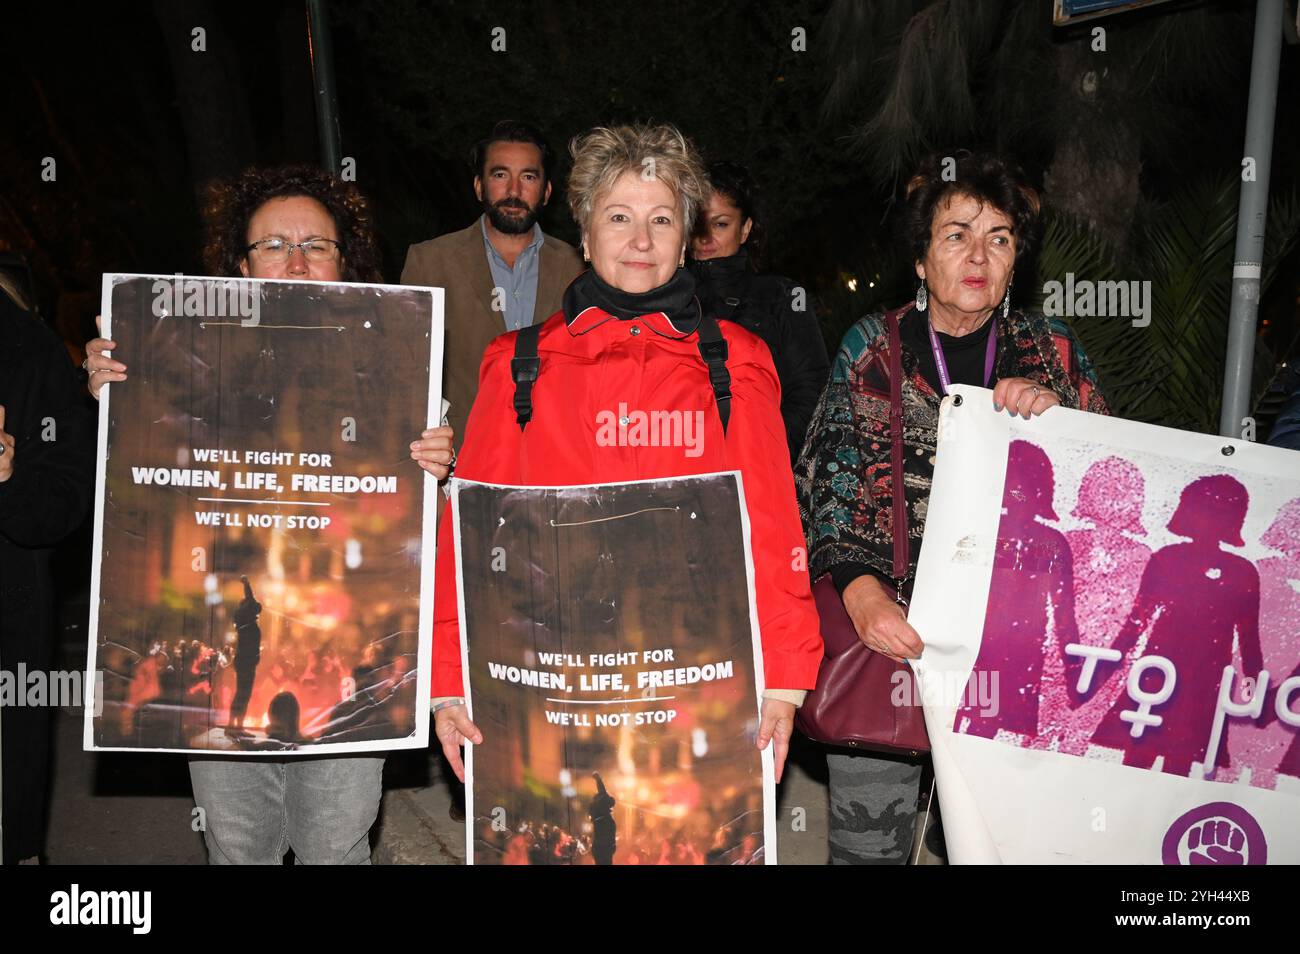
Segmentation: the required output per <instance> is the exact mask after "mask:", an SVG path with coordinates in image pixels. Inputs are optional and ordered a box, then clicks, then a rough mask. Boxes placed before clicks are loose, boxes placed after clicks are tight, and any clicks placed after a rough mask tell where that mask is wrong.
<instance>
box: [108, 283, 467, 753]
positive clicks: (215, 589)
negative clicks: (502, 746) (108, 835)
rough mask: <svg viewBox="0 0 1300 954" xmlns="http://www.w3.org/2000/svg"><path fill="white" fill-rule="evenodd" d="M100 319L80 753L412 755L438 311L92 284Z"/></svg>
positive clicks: (420, 304)
mask: <svg viewBox="0 0 1300 954" xmlns="http://www.w3.org/2000/svg"><path fill="white" fill-rule="evenodd" d="M103 314H104V322H105V326H104V334H105V336H106V337H111V338H113V339H115V340H116V341H117V344H118V350H117V351H116V352H114V354H115V356H116V355H120V356H121V357H122V359H123V361H124V362H125V363H126V364H127V367H128V377H127V380H125V381H121V382H117V383H114V384H112V385H109V386H108V387H106V388H105V389H104V391H103V393H102V396H101V401H100V426H99V441H100V446H99V450H100V453H99V474H98V499H97V501H96V506H95V549H94V563H93V567H92V579H91V586H92V596H91V606H92V607H93V609H92V613H91V629H90V646H89V661H88V667H89V670H90V672H92V673H94V672H100V673H102V686H101V688H100V689H98V690H97V698H96V699H95V700H93V703H92V704H91V705H88V706H87V714H86V723H85V744H86V747H87V748H88V749H113V750H141V749H149V750H166V751H185V752H196V751H212V752H220V753H221V754H225V755H255V754H265V753H268V752H273V753H277V754H285V755H318V754H325V753H337V752H357V751H369V750H376V749H390V748H414V747H423V746H424V745H426V743H427V737H428V721H429V714H428V705H427V703H426V700H427V698H428V695H429V666H428V659H429V652H430V645H431V637H432V630H431V626H432V623H431V620H430V618H429V614H428V613H423V614H421V613H420V606H421V604H422V603H423V605H425V606H431V605H432V599H433V559H432V552H433V540H434V534H433V523H434V510H435V507H434V503H435V499H436V494H437V489H436V482H435V481H434V479H433V478H432V477H427V478H426V475H425V473H424V471H422V470H420V468H419V467H418V466H417V465H416V463H415V462H414V461H412V460H411V459H410V457H409V444H410V442H411V441H412V440H414V439H416V438H417V437H418V435H419V434H420V432H421V431H422V430H423V429H424V428H425V427H428V426H431V424H432V422H436V420H437V417H436V415H435V408H437V407H438V401H439V390H440V368H441V366H442V291H441V290H440V289H429V288H399V287H388V286H383V285H357V284H345V283H339V282H323V283H322V282H282V281H254V280H247V279H243V280H227V279H211V278H189V277H186V276H180V275H175V276H173V275H168V276H146V275H105V276H104V298H103ZM426 544H427V546H426ZM426 551H427V552H426ZM88 684H94V680H88Z"/></svg>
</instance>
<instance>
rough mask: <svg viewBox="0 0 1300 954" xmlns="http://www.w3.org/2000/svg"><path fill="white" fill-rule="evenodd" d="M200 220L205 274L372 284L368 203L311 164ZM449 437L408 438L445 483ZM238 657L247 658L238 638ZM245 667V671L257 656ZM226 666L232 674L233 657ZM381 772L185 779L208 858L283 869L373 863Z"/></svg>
mask: <svg viewBox="0 0 1300 954" xmlns="http://www.w3.org/2000/svg"><path fill="white" fill-rule="evenodd" d="M204 218H205V220H206V223H207V241H206V244H205V246H204V264H205V265H206V267H207V268H208V269H209V270H210V271H211V272H212V274H214V275H223V276H234V275H236V274H239V275H243V276H245V277H246V278H268V279H287V280H302V281H318V282H340V281H342V282H373V281H379V280H380V274H379V256H378V252H377V250H376V245H375V239H374V233H373V231H372V221H371V217H370V211H369V205H368V203H367V201H366V199H365V197H364V196H363V195H362V194H361V193H360V192H359V191H357V190H356V188H355V187H353V186H351V185H349V184H348V183H345V182H341V181H340V180H338V179H337V178H335V177H334V176H331V175H330V174H329V173H327V172H324V171H322V170H320V169H316V168H314V167H310V166H279V167H271V168H253V169H249V170H247V171H245V172H244V173H242V174H241V175H239V176H236V177H235V178H234V179H232V180H230V181H228V182H221V183H217V184H216V185H214V186H213V187H212V188H211V189H210V190H209V201H208V203H207V204H206V206H205V207H204ZM96 322H98V319H96ZM116 347H117V345H116V343H115V342H113V341H109V340H106V339H104V338H95V339H94V340H92V341H90V342H88V343H87V344H86V355H87V357H86V363H85V365H84V367H85V368H86V370H87V371H88V372H89V373H90V381H89V386H90V392H91V394H92V395H94V397H95V398H96V399H98V398H99V392H100V390H101V389H102V388H103V386H104V385H105V384H108V383H110V382H114V381H125V380H127V367H126V365H125V364H123V363H122V362H121V361H118V360H115V359H114V358H113V357H111V356H110V355H109V354H108V352H110V351H112V350H113V349H114V348H116ZM451 442H452V433H451V428H449V427H441V428H431V429H429V430H426V431H424V432H423V434H422V435H421V436H420V439H418V440H416V441H413V442H412V443H411V458H412V459H413V460H415V461H416V462H417V463H418V464H419V465H420V467H422V468H423V469H424V470H426V471H427V472H429V473H431V474H433V476H435V477H436V478H438V479H439V480H442V479H444V478H445V477H446V476H447V473H448V464H449V463H450V461H451ZM245 593H246V595H247V599H248V600H249V601H250V605H248V606H247V608H246V612H245V614H244V615H243V616H242V617H240V619H244V620H246V621H247V620H252V619H255V617H256V612H255V611H254V610H253V607H254V606H256V608H257V609H259V610H260V608H261V607H260V605H259V604H257V602H256V600H254V599H253V596H252V591H251V589H249V588H248V584H247V582H245ZM237 621H238V619H237ZM252 627H253V628H254V629H255V628H256V624H255V623H253V624H252ZM259 638H260V637H259ZM258 649H259V652H260V646H259V647H258ZM251 651H252V650H251V649H250V652H251ZM239 654H240V655H246V654H245V645H244V640H243V639H241V645H240V647H239ZM244 665H245V666H246V667H249V668H250V669H251V668H252V667H255V666H256V661H255V660H254V661H251V662H246V663H245V664H244ZM235 666H236V669H237V670H238V669H239V667H240V658H239V656H237V657H236V660H235ZM252 677H253V673H252V672H251V671H246V672H245V673H243V674H241V677H240V682H241V685H242V687H243V688H244V690H245V692H247V691H248V690H250V689H251V683H252ZM277 698H278V699H279V700H280V701H279V703H278V704H277V705H276V712H275V713H272V716H273V717H280V719H279V721H280V722H281V723H282V725H281V726H280V727H279V728H283V727H284V725H287V721H288V720H286V719H284V718H283V717H284V716H285V715H286V714H289V715H291V714H292V713H291V710H292V709H294V708H296V706H297V701H296V699H293V698H292V697H290V699H283V698H281V697H277ZM232 708H233V707H232ZM241 715H242V713H241ZM239 721H242V718H241V719H239ZM292 721H295V722H296V717H294V718H293V720H292ZM295 734H296V730H295ZM383 766H384V759H383V755H382V753H381V754H379V755H378V756H374V755H344V756H334V757H325V758H299V759H286V758H276V757H265V758H263V757H252V758H249V757H237V758H229V757H212V756H208V755H205V754H196V755H193V756H191V757H190V780H191V782H192V783H193V785H194V800H195V804H196V805H197V806H198V807H200V808H201V809H203V811H204V820H205V822H206V824H205V827H204V830H203V837H204V841H205V842H206V844H207V847H208V861H209V863H211V864H280V863H282V862H283V859H284V856H285V854H286V852H287V851H288V850H289V849H290V848H292V849H293V852H294V860H295V861H296V862H297V863H299V864H370V839H369V834H370V828H371V826H372V825H373V824H374V822H375V818H376V817H377V815H378V812H379V801H380V795H381V776H382V774H383Z"/></svg>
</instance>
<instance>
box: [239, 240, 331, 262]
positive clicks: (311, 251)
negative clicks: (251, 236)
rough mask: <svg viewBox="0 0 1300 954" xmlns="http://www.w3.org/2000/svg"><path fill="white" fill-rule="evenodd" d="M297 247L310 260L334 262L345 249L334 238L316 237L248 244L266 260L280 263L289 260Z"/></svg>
mask: <svg viewBox="0 0 1300 954" xmlns="http://www.w3.org/2000/svg"><path fill="white" fill-rule="evenodd" d="M296 248H300V249H302V254H303V257H304V258H306V259H307V261H309V262H332V261H334V260H335V259H336V258H338V256H339V254H340V253H341V252H342V251H343V245H342V243H340V242H336V241H334V240H333V239H327V238H314V239H308V240H307V241H305V242H286V241H285V240H284V239H282V238H266V239H262V240H261V241H260V242H254V243H253V244H252V245H250V246H248V249H247V251H249V252H255V253H257V257H258V258H259V259H261V260H262V261H264V262H272V263H276V264H278V263H280V262H287V261H289V256H290V255H292V254H293V250H294V249H296Z"/></svg>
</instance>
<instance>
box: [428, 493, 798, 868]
mask: <svg viewBox="0 0 1300 954" xmlns="http://www.w3.org/2000/svg"><path fill="white" fill-rule="evenodd" d="M456 484H457V486H456V488H455V489H454V490H453V500H454V501H455V508H456V514H457V516H456V520H457V523H456V547H457V551H456V552H457V569H458V574H459V575H458V586H459V596H460V625H461V633H462V635H463V639H462V654H463V665H464V671H465V672H466V673H468V679H467V685H466V689H467V692H468V698H467V701H468V704H469V707H470V715H471V718H472V719H473V720H474V722H475V724H476V725H477V726H478V727H479V729H480V730H481V732H482V733H483V742H482V744H480V745H472V746H467V747H466V779H467V785H466V793H467V794H466V816H467V818H468V819H469V823H468V824H467V825H466V855H467V860H468V861H469V863H471V864H763V863H768V864H774V863H775V862H776V836H775V816H774V799H775V783H774V780H773V763H772V755H771V746H770V745H769V746H768V749H767V750H765V751H763V752H761V753H760V752H759V750H758V749H757V748H756V745H755V741H756V737H757V730H758V716H759V698H760V696H761V693H762V688H763V686H762V678H763V676H762V674H763V664H762V649H761V646H760V643H759V633H758V626H757V615H756V611H755V603H754V589H753V568H752V564H751V561H750V555H749V554H750V551H749V525H748V521H747V519H746V516H745V514H746V511H745V508H744V500H743V493H744V491H743V488H742V486H741V478H740V474H739V473H736V472H730V473H725V474H710V475H704V476H698V477H680V478H673V479H669V480H652V481H641V482H634V483H621V484H606V485H601V486H590V487H545V488H525V487H503V486H495V485H490V484H480V483H474V482H469V481H457V482H456Z"/></svg>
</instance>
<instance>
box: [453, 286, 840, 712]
mask: <svg viewBox="0 0 1300 954" xmlns="http://www.w3.org/2000/svg"><path fill="white" fill-rule="evenodd" d="M718 324H719V327H720V328H721V329H722V334H723V337H725V338H726V341H727V348H728V358H727V369H728V371H730V373H731V394H732V398H731V418H730V421H729V422H728V426H727V432H726V434H725V435H724V434H723V431H722V419H721V418H720V417H719V415H718V407H717V402H716V400H715V398H714V395H713V388H712V387H711V385H710V384H709V374H708V369H707V367H706V365H705V364H704V359H703V358H702V357H701V356H700V352H699V336H698V334H696V333H695V332H692V333H691V334H689V335H687V336H686V337H678V336H679V335H680V332H678V331H677V330H675V329H674V328H673V326H672V324H671V323H669V321H668V320H667V318H666V317H665V316H664V315H662V314H659V313H655V314H652V315H644V316H642V317H640V318H637V319H633V320H619V319H617V318H613V317H611V316H609V315H608V314H606V313H605V312H603V311H601V310H600V309H598V308H595V307H590V308H587V309H586V310H585V311H583V312H582V313H581V314H579V315H578V316H577V317H576V318H575V319H574V321H573V324H572V325H566V324H565V317H564V313H563V312H557V313H556V314H555V315H552V316H551V317H550V318H549V319H548V320H547V321H546V323H545V324H544V325H543V326H542V331H541V335H540V338H539V340H538V347H537V353H538V357H539V358H540V359H541V368H540V372H539V375H538V379H537V382H536V383H535V384H534V385H533V393H532V398H533V417H532V420H531V421H530V422H529V424H528V426H527V428H526V430H524V431H522V432H521V431H520V429H519V424H518V423H517V422H516V420H515V410H514V395H515V385H514V380H513V379H512V378H511V376H510V360H511V358H512V357H514V350H515V337H516V333H515V332H509V333H507V334H504V335H501V336H500V337H498V338H496V339H495V340H494V341H493V342H492V343H491V344H490V345H489V346H488V348H487V351H486V352H484V354H483V363H482V366H481V368H480V371H479V389H478V397H477V398H476V399H475V401H474V407H473V408H472V409H471V411H470V415H469V421H468V423H467V424H466V427H465V435H464V442H463V444H462V447H461V450H460V453H459V456H458V459H457V463H456V476H457V477H463V478H465V479H467V480H477V481H483V482H486V483H499V484H514V485H520V486H563V485H575V486H576V485H585V484H602V483H616V482H623V481H633V480H654V479H658V478H667V477H681V476H688V475H692V474H708V473H715V472H718V471H726V470H739V471H740V472H741V474H742V476H743V480H744V487H745V505H746V508H747V509H748V511H749V523H750V542H751V547H752V550H753V563H754V584H755V596H756V601H757V607H758V625H759V633H760V636H761V639H762V644H763V668H764V670H765V679H764V685H765V687H766V688H768V689H811V688H813V686H814V685H815V684H816V680H817V669H818V666H819V665H820V664H821V660H822V639H821V633H820V629H819V623H818V617H817V609H816V606H815V604H814V603H813V598H812V591H811V588H810V584H809V579H808V571H807V569H806V567H807V559H806V556H805V549H804V548H805V547H806V543H805V541H804V536H803V528H802V526H801V524H800V522H799V509H798V504H797V502H796V498H795V490H794V477H793V475H792V473H791V471H790V464H789V460H790V454H789V450H788V449H787V447H786V439H785V425H784V423H783V422H782V419H781V391H780V385H779V384H778V383H777V377H776V371H775V369H774V367H773V365H772V357H771V353H770V352H769V351H768V349H767V345H766V344H764V343H763V341H762V339H760V338H758V337H757V336H756V335H754V334H752V333H750V332H748V331H746V330H745V329H743V328H741V327H740V326H739V325H737V324H735V323H733V322H730V321H723V322H719V323H718ZM620 404H623V405H626V407H627V409H628V410H627V412H624V411H622V410H620V407H619V406H620ZM635 410H640V411H645V412H653V411H674V410H680V411H683V412H685V413H689V414H692V415H693V414H694V412H695V411H696V410H702V411H703V419H704V430H703V439H702V440H700V441H699V445H698V449H699V451H700V453H699V455H698V456H693V457H692V456H687V454H686V451H687V450H688V448H684V447H644V446H638V447H625V446H600V445H598V444H597V443H596V433H597V430H598V428H599V426H600V424H599V423H598V418H597V416H598V415H599V414H600V412H602V411H605V412H613V414H614V415H621V414H623V413H630V412H631V411H635ZM602 417H603V418H604V419H606V420H607V419H608V415H604V416H602ZM689 449H690V450H691V451H692V453H694V451H695V449H694V448H689ZM451 516H452V515H451V513H450V511H444V517H445V518H450V517H451ZM431 694H432V696H433V697H435V698H436V697H439V696H460V695H464V685H463V682H462V679H461V665H460V622H459V619H458V615H457V594H456V551H455V546H454V543H453V538H452V521H451V519H444V520H443V521H442V525H441V526H440V527H439V529H438V549H437V565H436V583H435V598H434V621H433V679H432V692H431Z"/></svg>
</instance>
